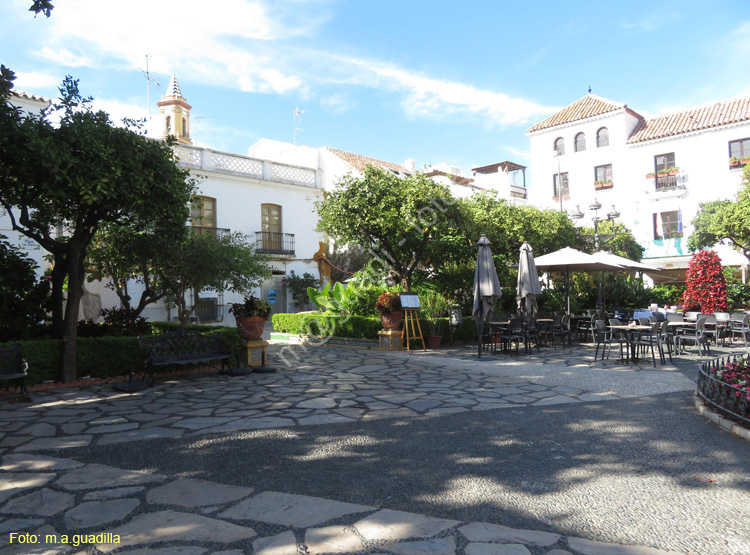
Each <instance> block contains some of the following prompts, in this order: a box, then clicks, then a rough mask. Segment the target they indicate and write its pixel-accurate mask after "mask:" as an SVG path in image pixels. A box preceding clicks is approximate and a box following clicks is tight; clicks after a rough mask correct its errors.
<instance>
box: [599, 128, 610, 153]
mask: <svg viewBox="0 0 750 555" xmlns="http://www.w3.org/2000/svg"><path fill="white" fill-rule="evenodd" d="M596 146H597V147H599V148H601V147H603V146H609V131H607V128H606V127H602V128H601V129H600V130H599V131H597V132H596Z"/></svg>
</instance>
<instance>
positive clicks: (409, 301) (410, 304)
mask: <svg viewBox="0 0 750 555" xmlns="http://www.w3.org/2000/svg"><path fill="white" fill-rule="evenodd" d="M400 298H401V308H403V309H404V310H417V309H418V308H419V295H417V294H416V293H401V295H400Z"/></svg>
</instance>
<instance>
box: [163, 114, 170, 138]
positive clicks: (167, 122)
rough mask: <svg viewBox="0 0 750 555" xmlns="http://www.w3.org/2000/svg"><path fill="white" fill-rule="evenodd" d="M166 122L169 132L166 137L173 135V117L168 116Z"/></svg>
mask: <svg viewBox="0 0 750 555" xmlns="http://www.w3.org/2000/svg"><path fill="white" fill-rule="evenodd" d="M164 122H165V127H166V131H167V132H166V133H165V135H169V134H170V133H172V116H167V119H166V120H164Z"/></svg>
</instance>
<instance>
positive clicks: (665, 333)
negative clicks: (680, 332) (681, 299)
mask: <svg viewBox="0 0 750 555" xmlns="http://www.w3.org/2000/svg"><path fill="white" fill-rule="evenodd" d="M665 345H666V347H667V354H668V355H669V362H672V345H674V333H673V332H672V330H671V329H670V327H669V322H668V321H667V320H664V321H663V322H659V350H660V351H661V358H662V360H664V346H665Z"/></svg>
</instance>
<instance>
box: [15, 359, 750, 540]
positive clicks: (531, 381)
mask: <svg viewBox="0 0 750 555" xmlns="http://www.w3.org/2000/svg"><path fill="white" fill-rule="evenodd" d="M269 353H270V355H271V358H272V360H273V361H277V366H278V368H279V371H278V372H277V373H275V374H251V375H249V376H241V377H228V376H219V375H216V374H215V373H214V374H210V375H206V376H203V377H193V378H179V379H170V380H166V381H164V380H162V381H160V382H159V383H158V385H157V386H156V387H155V388H151V389H148V390H146V391H144V392H141V393H137V394H132V395H131V394H122V393H117V392H115V391H113V390H112V389H111V387H110V386H105V385H98V386H90V387H85V388H72V389H60V390H50V391H43V392H35V393H34V394H33V396H34V402H33V403H30V404H21V403H7V402H4V403H2V404H0V455H2V465H0V472H2V474H3V478H2V480H0V534H1V536H0V548H2V549H0V553H100V552H101V553H108V552H113V551H116V552H117V553H147V554H154V555H155V554H166V553H182V554H189V555H192V554H203V553H221V554H222V555H230V554H231V555H237V554H240V553H259V554H261V555H286V554H289V555H294V554H296V553H309V554H311V555H312V554H323V553H353V552H368V553H396V554H404V555H412V554H417V553H427V552H429V553H459V554H461V555H463V554H467V555H485V554H486V555H490V554H525V553H531V554H549V555H562V554H565V553H573V554H602V555H607V554H612V555H617V554H629V553H632V554H636V553H637V554H641V553H642V554H651V553H653V554H656V553H667V552H674V551H669V550H668V549H667V550H658V549H656V548H658V547H661V546H659V545H655V546H654V547H652V548H649V547H638V546H637V545H638V543H637V541H636V542H631V545H628V546H624V545H617V544H613V543H603V542H600V541H597V540H598V539H600V538H598V537H597V535H596V531H595V528H592V527H589V526H584V527H581V529H580V530H579V533H578V534H561V533H554V532H550V531H543V530H524V529H516V528H510V527H507V526H502V525H498V524H496V523H492V522H482V521H474V520H466V519H464V520H454V519H446V518H435V517H434V516H427V515H425V514H417V513H415V512H405V511H399V510H394V509H393V508H382V507H378V506H374V505H364V504H357V503H347V502H344V501H341V500H333V499H326V498H322V497H313V496H308V495H299V494H296V493H290V492H279V491H273V490H271V489H262V490H261V489H257V490H256V488H254V487H251V486H238V485H236V484H224V483H219V481H216V480H214V481H210V480H199V479H194V478H190V477H186V476H182V475H180V476H177V474H178V473H175V474H163V473H159V472H153V471H143V470H140V469H139V470H132V469H123V468H118V467H116V466H113V465H111V464H99V463H96V462H80V461H78V460H76V459H77V455H79V454H81V453H83V452H84V451H85V450H86V449H88V450H91V449H96V448H101V449H107V448H110V449H112V448H117V447H118V446H119V444H124V443H126V442H127V445H125V446H123V448H125V449H128V450H130V451H136V450H138V447H136V446H137V445H140V441H146V440H160V442H153V441H151V442H148V443H145V444H144V445H148V446H149V449H156V450H158V449H159V445H164V446H167V445H171V443H169V442H175V441H177V440H179V441H188V440H189V441H192V440H193V438H194V439H195V440H199V439H200V438H202V437H208V436H210V437H212V438H215V437H223V436H226V437H230V436H231V437H236V436H237V434H242V433H248V432H252V431H258V430H264V431H267V430H275V429H277V428H300V429H305V430H306V431H308V433H313V434H314V433H316V431H317V430H320V431H321V433H323V432H327V431H328V430H331V429H332V426H334V427H335V426H337V425H347V424H348V425H350V426H352V425H361V424H364V423H368V422H375V421H380V420H385V419H396V420H403V419H412V418H422V419H424V418H428V419H430V420H433V419H441V418H443V419H444V418H451V415H458V414H459V413H462V414H467V415H471V413H480V412H481V413H484V414H488V412H487V411H508V410H511V411H513V410H514V409H518V408H520V407H523V408H524V409H525V410H537V408H538V410H542V409H544V408H549V407H558V408H560V409H561V410H562V409H564V408H565V407H566V406H570V407H573V406H576V405H581V404H584V403H590V402H608V401H617V400H625V399H640V398H643V397H647V396H654V395H660V394H668V393H672V394H679V395H681V396H684V397H687V396H689V393H690V392H691V391H692V390H694V389H695V381H694V378H692V377H691V373H692V372H693V369H692V368H693V366H694V364H693V363H694V360H693V359H691V358H690V357H688V358H687V359H684V360H687V363H683V364H682V367H680V364H679V363H677V364H675V365H671V364H668V365H664V366H661V365H658V366H657V367H656V368H653V367H652V366H651V365H650V363H649V364H647V363H646V362H642V363H641V364H640V365H633V364H630V365H627V364H626V365H622V364H619V363H617V362H616V361H614V360H612V361H605V362H601V361H597V362H596V363H594V362H593V356H592V355H593V349H591V348H589V347H584V348H580V347H579V348H574V349H564V350H563V349H560V350H557V351H555V350H552V349H544V350H543V351H542V353H541V354H533V355H530V356H524V355H522V356H515V355H514V356H498V357H483V358H482V359H481V360H477V359H476V353H472V351H470V350H469V349H467V348H463V347H458V348H455V349H446V350H444V351H442V352H441V353H440V355H439V356H436V355H435V354H426V353H423V352H414V353H413V354H411V355H409V354H407V353H404V352H387V353H383V352H379V351H367V350H358V349H341V348H326V347H307V348H305V349H303V348H302V347H295V348H293V349H292V348H290V347H282V346H280V345H273V346H271V347H270V348H269ZM281 359H286V360H292V361H293V362H294V364H293V365H292V366H291V367H287V366H285V365H283V364H278V361H279V360H281ZM337 429H339V428H337ZM133 442H138V443H133ZM184 456H185V457H190V456H191V453H185V454H184ZM412 470H414V469H412ZM745 517H746V515H745ZM12 532H18V533H21V534H24V533H29V534H39V541H40V543H38V544H33V545H32V544H28V543H26V544H19V543H17V542H18V536H14V538H15V541H13V542H12V543H11V542H10V533H12ZM99 533H111V534H114V535H118V536H119V537H120V543H117V544H115V543H111V541H109V540H111V539H112V536H109V537H107V536H100V537H98V538H93V540H94V541H93V543H90V544H87V545H85V546H74V545H69V544H65V543H54V542H49V543H45V541H44V540H45V539H46V534H60V535H61V534H68V535H69V538H68V540H69V541H71V542H72V541H73V540H72V539H71V538H73V535H75V534H99ZM578 536H580V537H578ZM50 539H52V536H50ZM58 539H59V540H62V538H58ZM733 541H735V543H736V547H737V549H738V551H736V553H738V554H739V553H750V540H749V541H748V542H747V543H744V544H743V543H742V542H741V541H740V540H733ZM623 543H625V542H623ZM732 545H735V544H732ZM722 549H723V550H722V551H716V553H717V554H718V553H726V552H727V551H726V549H724V548H722ZM740 549H744V550H745V551H740ZM681 552H682V551H681ZM695 553H699V551H695ZM700 553H708V551H700Z"/></svg>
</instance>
